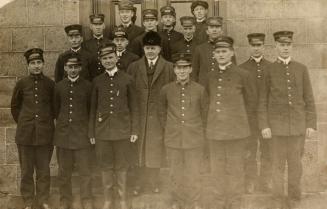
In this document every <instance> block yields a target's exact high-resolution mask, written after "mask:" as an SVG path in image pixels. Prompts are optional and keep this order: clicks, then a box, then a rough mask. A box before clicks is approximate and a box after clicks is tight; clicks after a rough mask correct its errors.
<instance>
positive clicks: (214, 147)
mask: <svg viewBox="0 0 327 209" xmlns="http://www.w3.org/2000/svg"><path fill="white" fill-rule="evenodd" d="M233 55H234V49H233V39H232V38H230V37H228V36H221V37H219V38H218V39H217V42H216V44H215V50H214V56H215V59H216V60H217V63H218V67H217V69H216V70H214V71H211V72H209V73H208V77H207V82H206V88H207V90H208V93H209V100H210V102H209V111H208V120H207V128H206V136H207V139H208V140H209V143H210V154H211V171H212V174H213V177H214V180H215V189H214V193H215V195H216V206H217V207H216V208H218V209H221V208H228V209H239V208H241V196H242V194H243V190H244V185H243V182H244V172H243V169H244V162H243V160H244V146H245V142H246V139H247V137H249V136H250V125H249V124H251V121H252V120H253V119H254V118H253V116H254V115H255V113H256V107H257V93H256V87H255V82H254V81H253V80H252V77H251V76H250V74H249V73H248V72H247V71H245V70H243V69H241V68H239V67H237V66H236V65H235V64H233V63H232V57H233Z"/></svg>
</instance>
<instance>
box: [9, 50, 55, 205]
mask: <svg viewBox="0 0 327 209" xmlns="http://www.w3.org/2000/svg"><path fill="white" fill-rule="evenodd" d="M24 56H25V58H26V61H27V69H28V74H29V75H28V76H26V77H23V78H21V79H20V80H19V81H18V82H17V84H16V86H15V88H14V91H13V95H12V99H11V114H12V116H13V118H14V120H15V122H16V123H17V129H16V137H15V139H16V144H17V149H18V157H19V163H20V168H21V183H20V192H21V195H22V197H23V200H24V205H25V206H24V208H25V209H32V208H34V207H33V205H34V203H33V202H34V200H36V201H37V202H36V204H37V206H35V207H36V208H38V207H40V208H42V209H49V208H50V207H49V204H48V199H49V193H50V167H49V163H50V160H51V156H52V151H53V145H52V142H53V132H54V122H53V120H54V111H53V91H54V82H53V81H52V80H51V79H50V78H48V77H47V76H44V75H43V73H42V71H43V69H44V59H43V50H42V49H40V48H32V49H29V50H27V51H26V52H25V53H24ZM34 172H35V173H36V181H34V177H33V176H34Z"/></svg>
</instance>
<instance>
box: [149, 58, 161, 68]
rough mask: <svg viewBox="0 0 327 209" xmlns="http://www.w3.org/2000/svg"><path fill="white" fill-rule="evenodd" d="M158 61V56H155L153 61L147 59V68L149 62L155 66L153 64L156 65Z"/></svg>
mask: <svg viewBox="0 0 327 209" xmlns="http://www.w3.org/2000/svg"><path fill="white" fill-rule="evenodd" d="M158 59H159V56H157V57H156V58H154V59H153V60H150V59H147V61H148V64H149V66H150V63H151V62H152V63H153V65H155V64H156V63H157V60H158Z"/></svg>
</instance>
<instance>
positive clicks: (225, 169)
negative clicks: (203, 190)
mask: <svg viewBox="0 0 327 209" xmlns="http://www.w3.org/2000/svg"><path fill="white" fill-rule="evenodd" d="M245 142H246V139H237V140H219V141H216V140H211V141H210V154H211V171H212V175H213V178H214V182H215V189H214V193H215V197H216V205H217V208H228V209H234V208H237V209H239V208H240V206H241V195H242V194H243V191H244V146H245Z"/></svg>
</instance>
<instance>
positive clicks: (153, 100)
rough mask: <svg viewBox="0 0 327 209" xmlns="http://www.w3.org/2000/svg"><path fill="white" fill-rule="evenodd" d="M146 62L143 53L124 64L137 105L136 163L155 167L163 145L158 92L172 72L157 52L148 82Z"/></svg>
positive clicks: (160, 157) (171, 65) (159, 160)
mask: <svg viewBox="0 0 327 209" xmlns="http://www.w3.org/2000/svg"><path fill="white" fill-rule="evenodd" d="M146 62H147V60H146V58H145V57H142V58H141V59H139V60H138V61H136V62H133V63H132V64H130V65H129V67H128V73H129V74H130V75H132V77H133V78H134V81H135V86H136V94H137V101H138V109H139V127H140V130H139V132H140V136H139V139H138V150H139V164H140V166H147V167H153V168H158V167H160V166H161V161H162V157H163V156H162V155H163V148H164V144H163V127H162V125H161V123H160V118H159V115H158V105H159V98H160V97H159V93H160V90H161V88H162V87H163V86H164V85H165V84H167V83H169V82H171V81H173V80H174V72H173V64H172V63H170V62H168V61H166V60H165V59H164V58H162V57H161V56H160V57H159V58H158V61H157V64H156V68H155V71H154V75H153V78H152V82H151V84H150V86H149V84H148V76H147V66H146Z"/></svg>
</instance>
